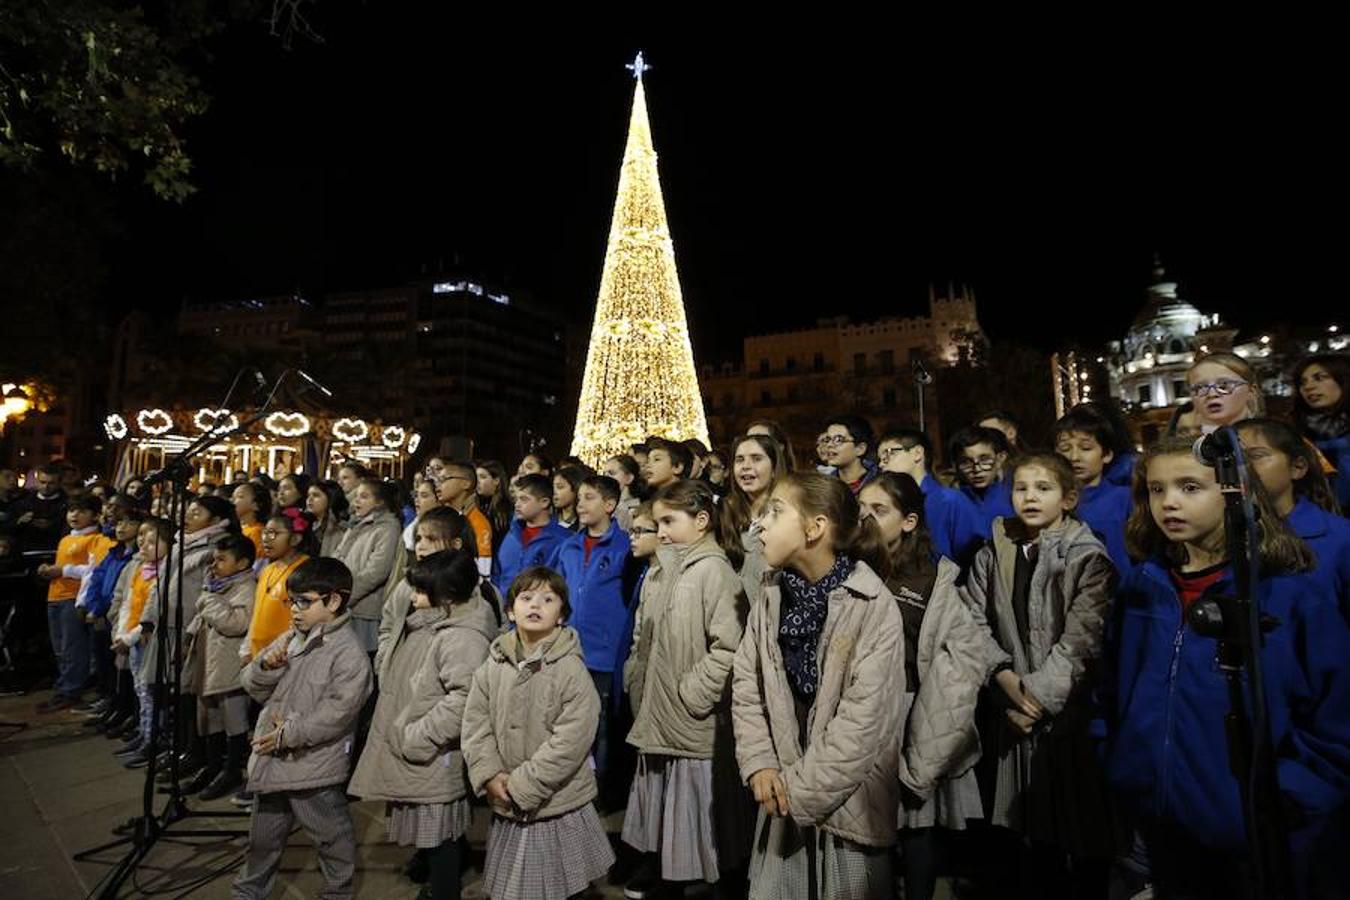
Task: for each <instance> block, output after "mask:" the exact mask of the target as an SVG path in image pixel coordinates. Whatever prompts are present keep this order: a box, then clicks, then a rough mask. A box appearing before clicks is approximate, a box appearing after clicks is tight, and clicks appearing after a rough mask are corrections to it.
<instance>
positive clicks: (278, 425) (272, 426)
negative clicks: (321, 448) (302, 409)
mask: <svg viewBox="0 0 1350 900" xmlns="http://www.w3.org/2000/svg"><path fill="white" fill-rule="evenodd" d="M263 427H264V428H266V429H267V430H268V431H270V432H271V433H272V434H275V435H276V436H277V437H299V436H300V435H302V434H308V433H309V418H308V417H307V416H305V414H304V413H298V412H274V413H272V414H271V415H270V416H268V417H267V418H266V419H264V420H263Z"/></svg>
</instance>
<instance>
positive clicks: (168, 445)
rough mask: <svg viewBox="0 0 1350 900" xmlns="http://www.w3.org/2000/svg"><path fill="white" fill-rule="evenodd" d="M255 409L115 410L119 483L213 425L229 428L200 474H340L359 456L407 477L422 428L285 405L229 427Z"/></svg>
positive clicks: (111, 430) (158, 463)
mask: <svg viewBox="0 0 1350 900" xmlns="http://www.w3.org/2000/svg"><path fill="white" fill-rule="evenodd" d="M254 414H255V413H254V411H251V410H228V409H222V410H215V409H210V408H202V409H199V410H196V411H195V412H194V411H191V410H172V411H170V410H166V409H160V408H148V409H141V410H135V411H128V412H126V413H117V412H114V413H110V414H109V415H108V416H107V418H105V419H104V420H103V430H104V432H105V433H106V434H107V435H108V439H109V440H111V441H113V442H114V444H115V445H116V447H117V463H116V466H115V471H116V472H117V475H116V483H118V484H121V483H122V482H123V481H125V480H126V479H127V478H130V477H131V476H133V475H143V474H145V473H146V472H151V471H154V470H156V469H160V468H163V467H164V465H165V463H166V462H168V460H169V459H171V458H172V457H173V456H174V454H176V453H179V452H180V451H182V450H183V449H184V448H186V447H187V446H188V445H189V444H191V443H192V442H193V441H195V440H197V439H198V438H199V437H201V436H202V435H203V434H205V433H206V432H207V431H212V430H214V431H215V432H216V433H219V434H220V435H221V438H220V441H219V442H218V443H215V444H212V445H210V446H209V447H207V448H206V450H204V451H202V453H201V454H200V455H199V456H198V457H197V459H196V464H197V482H198V483H199V484H200V483H203V482H212V483H216V484H228V483H230V482H232V481H235V480H237V479H241V478H247V477H250V476H252V475H256V474H257V473H258V472H265V473H267V474H268V475H270V476H271V477H273V478H278V479H279V478H282V477H283V476H285V475H288V474H290V473H293V472H305V473H307V474H310V475H318V476H319V477H322V478H332V477H333V476H334V475H335V474H336V472H337V468H338V466H340V465H341V464H342V463H343V461H344V460H348V459H354V460H356V461H358V462H360V463H362V464H363V465H365V466H366V467H368V468H370V469H371V470H372V471H374V472H375V473H376V474H378V475H379V476H380V477H382V478H402V477H403V470H404V466H405V465H406V464H407V461H408V459H409V458H410V457H411V456H412V455H413V454H414V453H416V452H417V447H418V445H419V444H420V443H421V442H422V438H421V435H419V434H418V433H417V432H410V431H408V430H407V429H405V428H403V427H402V426H400V425H386V424H383V423H381V422H378V421H375V422H367V421H365V420H363V419H359V418H356V417H352V416H344V417H341V418H334V417H330V416H322V415H313V414H309V413H303V412H299V411H296V410H278V411H276V412H273V413H270V414H268V415H267V416H265V417H263V418H262V419H261V420H260V421H258V422H254V423H253V424H252V425H250V426H249V427H248V428H247V429H246V430H244V431H240V432H237V433H234V434H229V433H228V432H231V431H233V430H234V429H236V428H238V427H239V424H240V423H241V422H246V421H248V420H249V419H251V418H252V417H253V416H254Z"/></svg>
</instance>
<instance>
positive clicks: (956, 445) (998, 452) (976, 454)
mask: <svg viewBox="0 0 1350 900" xmlns="http://www.w3.org/2000/svg"><path fill="white" fill-rule="evenodd" d="M947 448H948V450H947V455H948V458H949V459H951V461H952V464H953V466H954V467H955V469H956V474H957V476H958V477H959V478H960V479H961V493H963V494H965V495H966V497H968V498H969V499H970V501H971V502H972V503H974V504H975V509H976V511H977V512H978V514H979V525H980V534H981V536H983V537H985V538H989V537H990V536H991V528H992V527H993V523H994V519H996V518H1006V519H1011V518H1013V517H1014V516H1015V515H1016V513H1014V512H1013V505H1012V485H1010V484H1009V483H1008V482H1007V480H1006V479H1005V478H1004V477H1003V467H1004V464H1006V463H1007V461H1008V450H1009V447H1008V438H1007V436H1006V435H1004V434H1003V432H1001V431H999V430H998V429H997V428H981V427H979V426H978V425H971V426H967V427H966V428H962V429H961V430H960V431H958V432H957V433H956V434H954V435H952V437H951V440H949V441H948V442H947Z"/></svg>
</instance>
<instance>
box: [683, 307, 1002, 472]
mask: <svg viewBox="0 0 1350 900" xmlns="http://www.w3.org/2000/svg"><path fill="white" fill-rule="evenodd" d="M928 309H929V314H928V315H927V316H916V317H908V318H905V317H899V316H893V317H892V316H887V317H884V318H881V319H878V320H876V321H873V322H859V323H855V322H852V321H851V320H850V319H849V318H848V317H846V316H840V317H837V318H832V319H821V320H820V321H818V322H817V323H816V324H815V325H814V326H813V327H810V328H803V329H798V330H796V331H788V332H780V333H777V334H766V335H755V336H752V337H747V338H745V340H744V343H743V353H742V359H741V361H740V362H738V363H727V364H724V365H722V366H704V367H703V370H702V374H701V377H700V381H701V382H702V389H703V399H704V404H705V407H706V410H707V416H708V427H709V431H710V432H711V435H712V439H713V442H714V443H718V444H720V443H725V442H727V441H729V440H731V439H732V438H734V437H735V436H736V435H737V434H739V433H740V432H741V431H743V430H744V429H745V427H746V425H747V424H748V423H749V422H751V421H753V420H754V419H758V418H766V419H773V420H775V421H777V422H778V423H779V424H780V425H782V427H783V428H784V430H785V431H786V432H787V433H788V436H789V437H790V438H791V439H792V441H793V444H794V446H797V447H802V448H810V447H813V446H814V444H815V438H816V435H817V434H819V433H820V431H821V430H822V424H823V422H824V419H825V418H826V417H828V416H829V415H831V414H835V413H855V414H859V415H864V416H867V417H868V418H869V419H870V420H871V421H872V422H873V423H874V424H875V425H876V426H878V427H882V426H884V425H888V424H895V425H901V424H903V425H916V424H918V422H919V419H920V410H919V405H920V396H921V395H920V390H921V389H922V391H923V393H922V397H923V403H924V406H925V408H924V410H923V418H924V424H925V425H926V426H927V429H928V431H929V434H930V435H931V436H932V437H933V439H934V440H935V441H939V442H940V436H939V435H938V434H937V431H938V428H937V418H938V417H937V415H936V410H935V409H933V408H932V406H933V402H934V398H935V396H936V393H935V391H934V390H933V388H932V385H931V384H929V383H926V382H923V379H924V378H925V377H926V376H927V375H928V374H929V373H928V369H929V368H933V369H937V368H941V367H943V366H948V365H953V364H955V363H956V362H958V360H959V359H960V357H961V350H962V345H963V344H967V343H970V342H972V341H982V340H983V339H984V336H983V332H982V330H981V329H980V324H979V319H978V316H977V314H976V304H975V293H974V291H973V290H971V289H969V288H967V287H966V286H964V285H949V286H948V288H947V290H946V292H945V293H939V291H938V289H937V288H935V287H931V286H930V288H929V296H928Z"/></svg>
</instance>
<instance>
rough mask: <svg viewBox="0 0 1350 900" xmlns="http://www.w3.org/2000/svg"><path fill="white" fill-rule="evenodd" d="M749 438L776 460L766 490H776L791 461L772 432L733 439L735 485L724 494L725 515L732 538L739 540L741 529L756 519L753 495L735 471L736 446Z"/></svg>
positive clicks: (724, 523) (724, 527) (725, 529)
mask: <svg viewBox="0 0 1350 900" xmlns="http://www.w3.org/2000/svg"><path fill="white" fill-rule="evenodd" d="M747 441H752V442H754V443H756V444H758V445H759V447H760V449H761V450H763V451H764V454H765V455H766V456H768V457H769V461H770V462H771V463H772V464H773V476H772V479H771V480H770V482H769V486H768V488H766V489H765V490H766V493H769V492H772V491H773V486H774V485H775V484H777V483H778V482H779V481H780V480H781V479H782V477H783V476H784V475H786V474H787V462H786V459H785V458H784V453H783V448H782V446H781V445H780V444H779V443H778V442H777V441H776V440H774V439H773V438H772V437H770V436H769V435H767V434H743V435H741V436H740V437H738V438H736V440H735V441H733V442H732V444H731V455H732V460H733V462H732V468H733V471H732V473H731V477H730V478H729V479H728V481H729V482H730V484H731V488H730V490H728V491H727V492H726V494H725V495H724V496H723V497H722V504H721V515H722V530H723V532H724V533H725V534H726V535H727V537H728V538H735V539H737V540H739V539H740V536H741V533H742V532H744V531H745V530H746V529H747V528H749V527H750V522H751V520H752V519H753V515H752V513H751V506H752V502H751V500H750V495H749V494H747V493H746V492H745V489H744V488H742V487H741V486H740V484H739V483H738V482H737V481H736V476H735V471H734V469H735V462H734V460H735V458H736V450H737V449H739V448H740V446H741V444H744V443H746V442H747Z"/></svg>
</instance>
